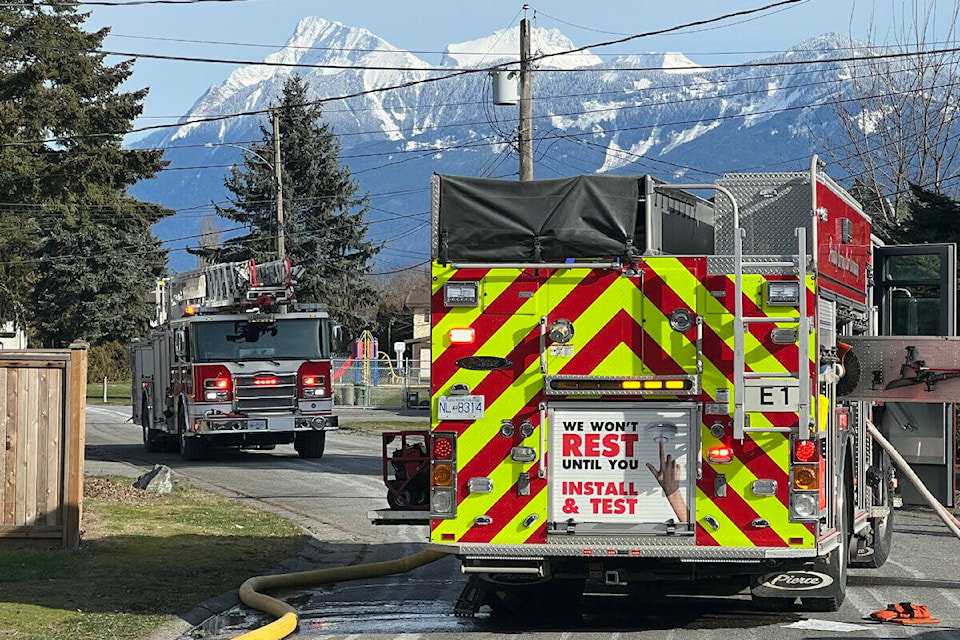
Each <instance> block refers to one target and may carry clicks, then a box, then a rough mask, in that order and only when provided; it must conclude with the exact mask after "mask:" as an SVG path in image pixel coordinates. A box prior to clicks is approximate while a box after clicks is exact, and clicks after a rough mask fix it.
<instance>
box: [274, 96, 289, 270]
mask: <svg viewBox="0 0 960 640" xmlns="http://www.w3.org/2000/svg"><path fill="white" fill-rule="evenodd" d="M272 115H273V174H274V178H275V179H276V181H277V259H278V260H285V259H286V257H287V245H286V238H285V237H284V234H283V180H282V179H281V175H282V174H281V171H280V111H279V110H278V109H274V110H273V114H272Z"/></svg>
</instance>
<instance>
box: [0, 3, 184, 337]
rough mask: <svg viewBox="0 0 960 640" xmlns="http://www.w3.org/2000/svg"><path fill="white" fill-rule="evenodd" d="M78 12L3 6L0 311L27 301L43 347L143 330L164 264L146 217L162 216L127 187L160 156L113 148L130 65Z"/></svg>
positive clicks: (121, 125) (137, 106)
mask: <svg viewBox="0 0 960 640" xmlns="http://www.w3.org/2000/svg"><path fill="white" fill-rule="evenodd" d="M85 20H86V15H84V14H81V13H78V12H77V9H76V5H70V4H66V3H64V4H51V3H43V4H41V3H34V2H29V1H28V2H23V3H17V4H6V5H3V6H2V8H0V42H2V43H3V46H2V47H0V202H3V203H4V206H3V208H2V210H0V215H2V216H3V217H2V220H0V262H2V265H3V267H2V268H3V270H5V272H3V273H0V277H2V278H3V280H4V284H5V285H7V287H8V288H7V289H3V293H2V294H0V314H3V319H7V318H10V317H11V316H10V312H11V310H15V309H25V310H26V311H25V315H26V316H27V320H28V321H29V323H30V324H31V325H32V328H33V330H34V342H39V343H40V345H42V346H48V347H60V346H64V345H65V344H67V343H69V342H70V341H72V340H74V339H76V338H85V339H87V340H89V341H91V342H93V343H94V344H97V343H101V342H105V341H110V340H127V339H129V338H130V337H132V336H135V335H137V334H139V333H141V332H142V331H143V330H144V329H145V327H146V323H147V320H148V319H149V318H150V316H151V313H152V309H151V308H150V307H149V306H148V304H147V302H146V296H147V293H148V292H150V291H152V290H153V287H154V282H155V279H156V277H158V276H160V275H162V272H163V269H164V267H165V263H166V257H165V255H164V254H163V253H162V252H161V251H160V247H159V243H158V241H157V240H156V238H155V237H154V236H153V233H152V231H151V225H152V224H153V223H154V222H156V221H157V220H159V219H160V218H162V217H163V216H165V215H168V214H169V213H170V212H169V211H167V210H165V209H163V208H161V207H159V206H158V205H154V204H150V203H144V202H139V201H137V200H135V199H133V198H131V197H129V196H128V195H127V188H128V187H129V186H130V185H132V184H134V183H135V182H137V181H138V180H140V179H143V178H149V177H152V176H153V175H154V174H155V173H156V172H157V171H158V170H159V169H160V168H162V166H163V161H162V159H161V156H162V152H160V151H135V150H125V149H123V148H122V147H121V141H122V136H123V133H124V132H127V131H129V130H130V128H131V123H132V122H133V120H134V119H135V118H136V117H137V116H138V115H139V114H140V112H141V110H142V105H141V102H142V100H143V98H144V97H145V96H146V90H145V89H144V90H141V91H134V92H128V93H123V92H119V91H118V88H119V86H120V85H121V84H122V83H123V82H124V81H125V80H126V79H127V78H129V77H130V74H131V73H132V64H133V62H132V61H125V62H121V63H119V64H117V65H114V66H107V65H105V64H104V56H103V55H102V54H98V53H94V52H95V51H96V50H98V49H99V48H100V47H101V45H102V43H103V39H104V38H105V37H106V35H107V32H108V30H106V29H103V30H100V31H97V32H95V33H88V32H85V31H84V30H83V29H82V26H83V23H84V21H85ZM18 254H19V255H18ZM15 260H16V261H17V264H12V263H13V261H15ZM14 269H15V270H17V273H16V275H13V274H11V272H10V271H11V270H14ZM14 281H15V282H16V286H17V289H13V288H10V284H11V283H12V282H14ZM4 294H6V295H8V296H9V300H8V299H4V298H3V295H4Z"/></svg>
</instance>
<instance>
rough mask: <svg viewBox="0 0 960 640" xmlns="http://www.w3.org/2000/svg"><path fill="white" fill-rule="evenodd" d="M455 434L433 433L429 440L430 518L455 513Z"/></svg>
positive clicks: (445, 516)
mask: <svg viewBox="0 0 960 640" xmlns="http://www.w3.org/2000/svg"><path fill="white" fill-rule="evenodd" d="M456 462H457V434H455V433H450V432H434V433H433V434H432V435H431V438H430V516H431V517H432V518H453V517H454V516H455V515H456V513H457V465H456Z"/></svg>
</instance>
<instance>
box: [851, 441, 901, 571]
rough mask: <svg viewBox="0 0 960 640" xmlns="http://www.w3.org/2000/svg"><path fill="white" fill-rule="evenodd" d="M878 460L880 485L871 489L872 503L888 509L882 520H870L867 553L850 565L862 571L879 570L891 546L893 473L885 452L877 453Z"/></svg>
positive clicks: (888, 457)
mask: <svg viewBox="0 0 960 640" xmlns="http://www.w3.org/2000/svg"><path fill="white" fill-rule="evenodd" d="M879 457H880V459H879V460H878V461H877V462H878V463H879V464H878V465H877V467H878V468H879V469H880V474H881V481H880V484H879V485H878V486H877V487H875V488H873V492H874V501H873V503H874V504H876V505H879V506H883V507H886V508H887V509H889V511H888V512H887V516H886V517H884V518H870V533H869V536H870V537H869V539H868V543H869V544H868V553H867V554H866V555H864V556H863V557H862V558H861V559H857V560H855V561H852V562H851V563H850V565H851V566H854V567H861V568H864V569H879V568H880V567H882V566H883V565H884V563H885V562H886V561H887V558H888V557H889V556H890V548H891V547H892V546H893V473H892V471H893V470H892V468H891V466H890V456H889V455H887V453H886V452H885V451H881V452H879Z"/></svg>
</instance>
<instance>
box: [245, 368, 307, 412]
mask: <svg viewBox="0 0 960 640" xmlns="http://www.w3.org/2000/svg"><path fill="white" fill-rule="evenodd" d="M271 378H276V380H277V383H276V384H257V380H265V379H271ZM234 382H235V385H236V386H235V387H234V397H235V398H236V407H237V411H285V412H287V411H293V410H294V409H295V408H296V406H297V374H295V373H278V374H273V373H258V374H253V375H238V376H234Z"/></svg>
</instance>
